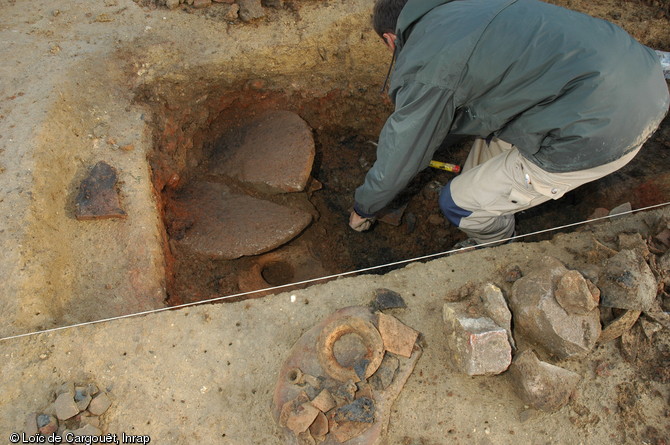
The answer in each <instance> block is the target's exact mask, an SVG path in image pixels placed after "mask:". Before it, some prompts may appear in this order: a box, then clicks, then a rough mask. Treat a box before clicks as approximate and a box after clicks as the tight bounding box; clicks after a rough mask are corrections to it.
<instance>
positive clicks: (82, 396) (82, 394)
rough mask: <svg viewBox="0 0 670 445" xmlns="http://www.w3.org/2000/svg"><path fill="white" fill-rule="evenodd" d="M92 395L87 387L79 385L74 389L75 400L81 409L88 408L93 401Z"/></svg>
mask: <svg viewBox="0 0 670 445" xmlns="http://www.w3.org/2000/svg"><path fill="white" fill-rule="evenodd" d="M91 399H92V397H91V396H90V395H89V393H88V389H87V388H86V387H77V388H75V390H74V401H75V403H76V404H77V408H79V411H84V410H85V409H86V408H88V404H89V403H91Z"/></svg>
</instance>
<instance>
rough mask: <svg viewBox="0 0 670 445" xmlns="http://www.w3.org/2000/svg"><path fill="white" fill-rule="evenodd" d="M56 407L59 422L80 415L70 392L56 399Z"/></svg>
mask: <svg viewBox="0 0 670 445" xmlns="http://www.w3.org/2000/svg"><path fill="white" fill-rule="evenodd" d="M54 407H55V408H56V417H58V420H66V419H69V418H71V417H74V416H76V415H77V414H79V408H78V407H77V404H76V403H75V401H74V398H73V397H72V394H70V393H69V392H64V393H62V394H60V395H59V396H58V397H56V402H54Z"/></svg>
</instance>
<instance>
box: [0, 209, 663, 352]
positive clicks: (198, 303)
mask: <svg viewBox="0 0 670 445" xmlns="http://www.w3.org/2000/svg"><path fill="white" fill-rule="evenodd" d="M668 204H670V202H664V203H662V204H655V205H652V206H648V207H643V208H641V209H635V210H628V211H626V212H621V213H617V214H615V215H606V216H601V217H599V218H594V219H589V220H586V221H579V222H575V223H570V224H565V225H562V226H558V227H552V228H549V229H543V230H538V231H536V232H531V233H526V234H523V235H515V236H512V237H509V238H505V239H503V240H498V241H489V242H486V243H482V244H478V245H477V247H485V246H489V245H491V244H502V243H505V242H508V241H513V240H516V239H520V238H525V237H528V236H533V235H540V234H542V233H548V232H553V231H557V230H562V229H567V228H569V227H576V226H581V225H584V224H591V223H595V222H598V221H601V220H606V219H611V218H615V217H617V216H623V215H628V214H632V213H635V212H642V211H645V210H651V209H655V208H658V207H664V206H667V205H668ZM473 249H474V247H463V248H460V249H452V250H448V251H445V252H439V253H432V254H429V255H424V256H420V257H416V258H412V259H408V260H400V261H395V262H392V263H387V264H382V265H379V266H371V267H366V268H364V269H358V270H352V271H348V272H342V273H338V274H334V275H327V276H325V277H320V278H311V279H309V280H304V281H298V282H295V283H289V284H282V285H280V286H274V287H267V288H264V289H258V290H253V291H248V292H240V293H237V294H233V295H225V296H222V297H216V298H211V299H208V300H201V301H194V302H192V303H184V304H180V305H177V306H170V307H163V308H158V309H151V310H148V311H142V312H134V313H132V314H126V315H119V316H117V317H109V318H103V319H100V320H94V321H86V322H82V323H76V324H72V325H67V326H60V327H56V328H50V329H44V330H41V331H34V332H28V333H25V334H18V335H12V336H9V337H3V338H0V341H5V340H12V339H15V338H21V337H28V336H33V335H37V334H46V333H49V332H55V331H61V330H64V329H71V328H77V327H80V326H87V325H92V324H98V323H105V322H109V321H114V320H122V319H124V318H131V317H138V316H140V315H147V314H155V313H158V312H164V311H171V310H175V309H183V308H186V307H192V306H197V305H201V304H208V303H215V302H217V301H223V300H228V299H230V298H236V297H243V296H245V295H250V294H255V293H257V292H266V291H271V290H276V289H284V288H287V287H292V286H298V285H302V284H309V283H316V282H317V281H323V280H331V279H333V278H340V277H346V276H349V275H354V274H359V273H364V272H370V271H373V270H377V269H383V268H385V267H392V266H398V265H401V264H407V263H413V262H418V261H424V260H427V259H431V258H436V257H439V256H442V255H449V254H450V253H455V252H460V251H463V250H473Z"/></svg>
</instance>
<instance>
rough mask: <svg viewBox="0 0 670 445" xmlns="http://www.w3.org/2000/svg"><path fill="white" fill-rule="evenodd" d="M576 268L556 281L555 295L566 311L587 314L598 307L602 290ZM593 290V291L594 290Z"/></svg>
mask: <svg viewBox="0 0 670 445" xmlns="http://www.w3.org/2000/svg"><path fill="white" fill-rule="evenodd" d="M594 287H595V286H594V285H593V284H591V286H589V284H588V282H587V281H586V279H585V278H584V277H583V276H582V274H581V273H579V272H578V271H576V270H569V271H567V272H566V273H565V274H563V276H561V277H560V278H559V280H558V283H556V291H555V292H554V296H555V297H556V301H558V304H560V305H561V306H562V307H563V309H565V310H566V312H568V313H570V314H580V315H586V314H588V313H590V312H591V311H592V310H594V309H595V308H596V307H598V300H599V298H600V291H597V292H596V290H597V288H595V289H593V288H594ZM592 290H593V291H592Z"/></svg>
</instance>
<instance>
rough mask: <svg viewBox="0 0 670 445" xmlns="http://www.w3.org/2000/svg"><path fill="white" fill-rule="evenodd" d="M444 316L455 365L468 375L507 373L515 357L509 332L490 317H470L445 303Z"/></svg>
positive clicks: (450, 351)
mask: <svg viewBox="0 0 670 445" xmlns="http://www.w3.org/2000/svg"><path fill="white" fill-rule="evenodd" d="M442 315H443V319H444V322H445V327H446V334H447V341H446V344H447V349H448V350H449V353H450V355H451V363H452V364H453V366H454V367H455V368H456V369H457V370H459V371H461V372H464V373H465V374H468V375H495V374H500V373H501V372H504V371H505V370H506V369H507V368H508V367H509V364H510V362H511V360H512V347H511V346H510V343H509V341H508V339H507V331H506V330H505V329H504V328H502V327H500V326H498V325H497V324H495V323H494V322H493V320H491V319H490V318H488V317H480V318H470V317H468V316H467V315H466V314H465V313H463V312H460V311H459V310H458V309H455V308H454V306H453V305H450V304H449V303H446V304H445V305H444V308H443V312H442Z"/></svg>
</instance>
